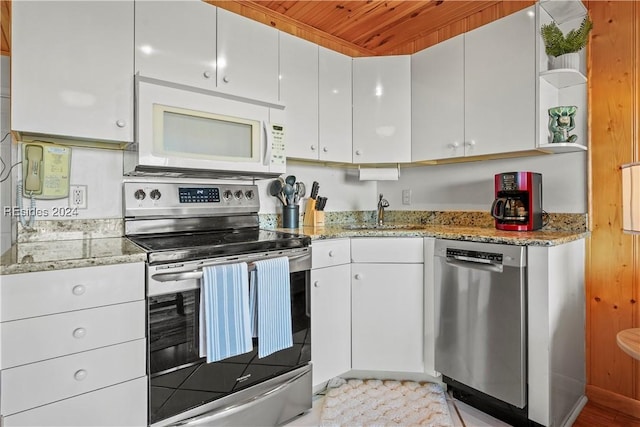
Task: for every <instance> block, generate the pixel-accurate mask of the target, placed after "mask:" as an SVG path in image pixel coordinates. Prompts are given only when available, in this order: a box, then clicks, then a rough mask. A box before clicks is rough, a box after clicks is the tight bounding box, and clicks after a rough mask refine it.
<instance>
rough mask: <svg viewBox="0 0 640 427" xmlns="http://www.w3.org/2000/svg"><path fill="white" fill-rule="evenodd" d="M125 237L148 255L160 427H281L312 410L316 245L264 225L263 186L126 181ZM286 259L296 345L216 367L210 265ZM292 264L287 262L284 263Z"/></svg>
mask: <svg viewBox="0 0 640 427" xmlns="http://www.w3.org/2000/svg"><path fill="white" fill-rule="evenodd" d="M123 205H124V214H125V234H126V236H127V237H128V238H129V239H130V240H132V241H133V242H134V243H136V244H138V245H139V246H140V247H142V248H143V249H145V250H146V251H147V306H148V342H149V344H148V349H149V351H148V374H149V419H148V423H149V425H152V426H168V425H190V426H191V425H193V426H195V425H242V426H250V425H256V426H258V425H259V426H266V425H277V424H280V423H282V422H284V421H286V420H288V419H291V418H293V417H294V416H296V415H298V414H300V413H302V412H304V411H306V410H307V409H309V408H310V407H311V396H312V392H311V365H310V358H311V330H310V282H309V272H310V268H311V248H310V239H309V238H308V237H305V236H300V235H296V234H291V233H282V232H276V231H270V230H261V229H260V228H259V225H258V224H259V221H258V210H259V207H260V202H259V199H258V191H257V187H256V186H254V185H237V184H233V185H232V184H229V185H227V184H222V185H218V184H216V185H208V184H196V183H182V182H180V183H168V182H126V183H125V184H124V202H123ZM280 257H286V258H288V261H289V281H290V300H291V325H292V335H293V346H291V347H289V348H286V349H283V350H280V351H277V352H275V353H273V354H271V355H269V356H267V357H263V358H259V357H258V354H257V349H258V346H259V345H260V344H259V338H253V351H251V352H248V353H244V354H240V355H237V356H233V357H229V358H227V359H224V360H220V361H216V362H212V363H207V361H206V358H204V357H201V356H200V354H201V352H200V344H199V336H200V334H199V331H200V326H201V321H202V319H201V315H200V310H199V306H200V299H201V289H200V288H201V286H200V284H201V278H202V274H203V268H207V267H210V266H216V265H224V264H233V263H240V262H245V263H247V265H248V267H249V270H250V269H251V266H252V265H253V263H254V262H255V261H259V260H265V259H271V258H280ZM285 264H286V263H285Z"/></svg>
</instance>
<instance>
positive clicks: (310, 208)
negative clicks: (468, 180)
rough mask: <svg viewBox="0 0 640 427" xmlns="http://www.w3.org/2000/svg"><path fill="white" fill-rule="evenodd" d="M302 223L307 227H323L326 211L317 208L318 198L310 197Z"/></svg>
mask: <svg viewBox="0 0 640 427" xmlns="http://www.w3.org/2000/svg"><path fill="white" fill-rule="evenodd" d="M302 225H303V226H305V227H323V226H324V212H323V211H317V210H316V199H308V200H307V205H306V206H305V209H304V219H303V220H302Z"/></svg>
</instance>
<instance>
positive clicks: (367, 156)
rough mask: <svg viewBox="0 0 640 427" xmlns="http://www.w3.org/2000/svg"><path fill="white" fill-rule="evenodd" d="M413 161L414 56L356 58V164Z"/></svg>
mask: <svg viewBox="0 0 640 427" xmlns="http://www.w3.org/2000/svg"><path fill="white" fill-rule="evenodd" d="M410 161H411V57H410V56H408V55H401V56H386V57H381V56H379V57H368V58H354V59H353V163H396V162H410Z"/></svg>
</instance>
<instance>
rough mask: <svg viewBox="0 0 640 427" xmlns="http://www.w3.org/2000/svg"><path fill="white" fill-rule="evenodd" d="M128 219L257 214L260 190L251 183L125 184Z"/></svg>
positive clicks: (125, 204) (124, 191)
mask: <svg viewBox="0 0 640 427" xmlns="http://www.w3.org/2000/svg"><path fill="white" fill-rule="evenodd" d="M123 205H124V211H125V217H132V216H133V217H137V216H170V215H180V216H187V215H218V214H231V213H248V212H249V213H254V212H258V210H259V209H260V200H259V198H258V187H257V186H256V185H249V184H211V185H209V184H199V183H182V182H180V183H169V182H125V183H124V187H123Z"/></svg>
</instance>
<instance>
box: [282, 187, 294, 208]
mask: <svg viewBox="0 0 640 427" xmlns="http://www.w3.org/2000/svg"><path fill="white" fill-rule="evenodd" d="M295 191H296V190H295V189H294V188H293V185H291V184H285V185H284V187H283V188H282V192H283V193H284V195H285V197H286V198H287V205H293V204H294V203H293V200H294V197H293V194H294V193H295Z"/></svg>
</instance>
